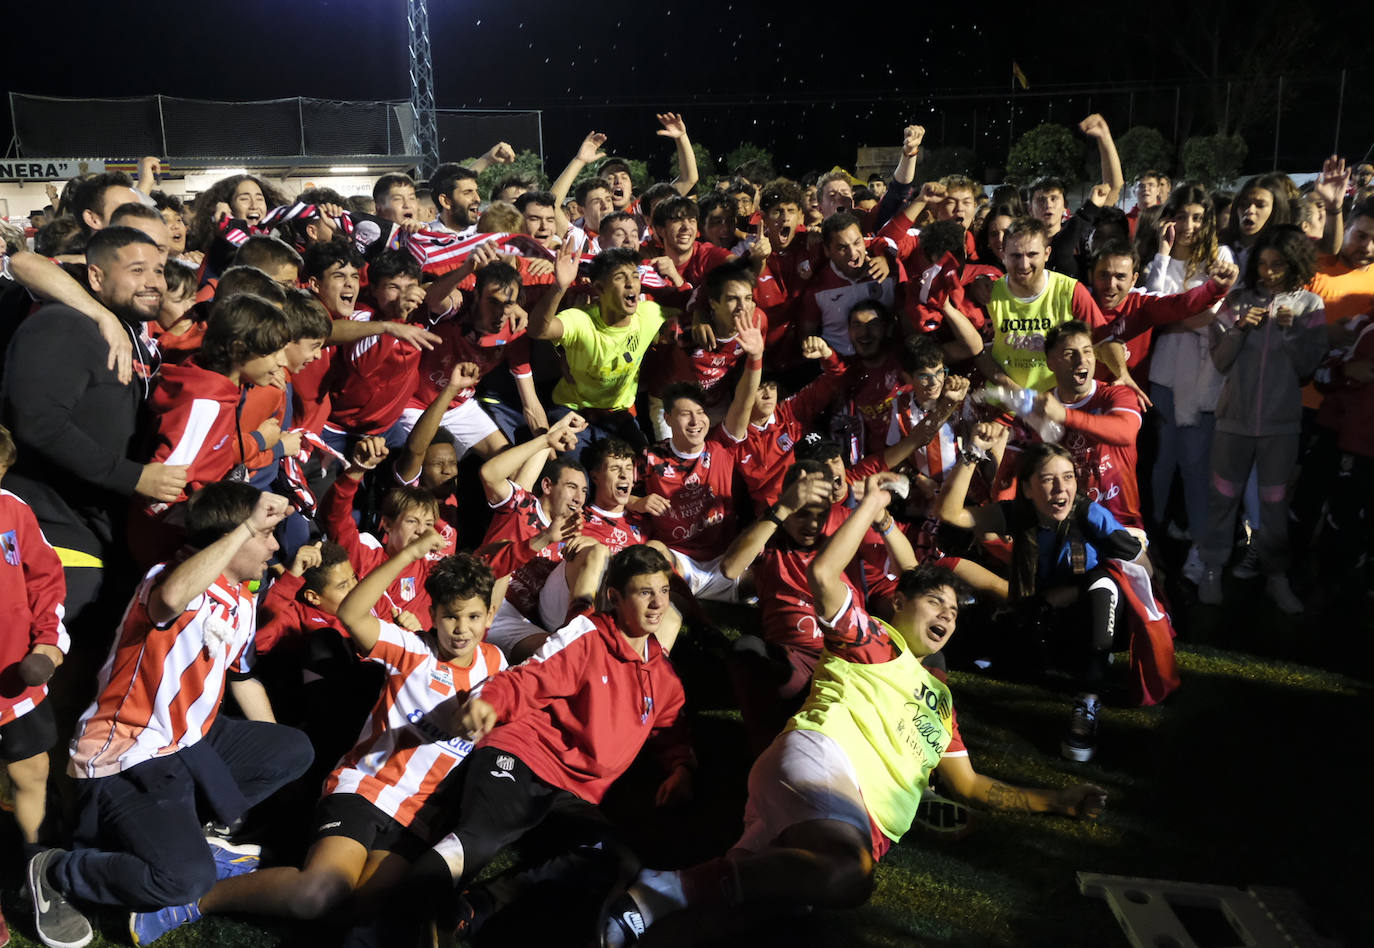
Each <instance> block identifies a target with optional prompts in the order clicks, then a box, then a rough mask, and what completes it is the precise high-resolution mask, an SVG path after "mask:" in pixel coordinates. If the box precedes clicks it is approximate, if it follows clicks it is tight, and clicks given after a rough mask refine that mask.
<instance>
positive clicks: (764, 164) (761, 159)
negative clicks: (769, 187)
mask: <svg viewBox="0 0 1374 948" xmlns="http://www.w3.org/2000/svg"><path fill="white" fill-rule="evenodd" d="M745 166H749V167H748V168H747V169H746V170H748V171H749V172H751V173H752V176H753V179H756V183H758V184H762V183H763V182H764V181H771V180H772V179H773V178H775V177H777V173H776V172H775V171H774V166H773V153H772V152H771V151H769V150H768V149H766V148H761V147H760V146H758V145H755V144H752V143H750V142H745V143H744V144H742V145H740V146H739V147H738V148H736V149H734V150H733V151H731V152H730V153H729V154H728V155H726V156H725V167H723V168H722V169H721V170H722V171H723V172H724V173H726V174H729V175H735V174H738V173H739V171H740V169H741V168H744V167H745Z"/></svg>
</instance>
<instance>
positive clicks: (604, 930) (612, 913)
mask: <svg viewBox="0 0 1374 948" xmlns="http://www.w3.org/2000/svg"><path fill="white" fill-rule="evenodd" d="M648 928H649V926H648V924H647V923H646V922H645V920H644V913H643V912H642V911H641V910H640V908H639V904H638V903H637V902H635V900H634V898H633V897H632V896H631V895H630V893H629V892H622V893H621V894H620V895H618V896H616V897H615V898H614V899H612V900H611V902H610V905H609V906H607V909H606V923H605V924H604V925H603V926H602V927H601V948H623V946H626V945H637V944H639V939H640V938H642V937H643V936H644V932H645V931H647V930H648Z"/></svg>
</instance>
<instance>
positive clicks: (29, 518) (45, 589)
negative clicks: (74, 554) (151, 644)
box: [0, 490, 71, 726]
mask: <svg viewBox="0 0 1374 948" xmlns="http://www.w3.org/2000/svg"><path fill="white" fill-rule="evenodd" d="M0 552H3V553H4V560H3V562H0V681H4V683H5V687H3V688H0V726H3V725H5V724H8V723H10V722H11V721H13V720H14V719H15V718H17V717H19V716H20V715H21V714H26V713H27V712H29V711H32V710H33V709H34V708H35V707H37V706H38V703H39V702H40V701H42V700H43V698H44V697H45V696H46V695H47V693H48V686H47V685H34V686H33V687H25V686H24V685H23V682H21V681H20V680H19V675H18V670H17V669H16V667H15V666H17V665H18V664H19V663H20V662H21V661H23V660H24V656H25V655H27V654H29V650H30V649H31V648H33V647H34V646H35V645H55V646H57V647H58V648H60V649H61V650H62V651H63V652H64V653H65V652H66V651H67V646H68V645H69V644H71V640H70V639H69V638H67V629H66V627H65V626H63V625H62V614H63V610H62V603H63V600H65V599H66V598H67V580H66V577H65V576H64V575H63V573H62V562H61V560H59V559H58V558H57V551H55V550H54V549H53V548H52V547H51V546H49V545H48V540H47V538H46V537H44V536H43V531H42V530H40V529H39V528H38V519H37V518H36V517H35V516H34V515H33V511H32V510H30V509H29V505H28V504H26V503H24V501H22V500H20V499H19V498H18V497H16V496H15V495H14V494H11V493H10V492H9V491H7V490H0Z"/></svg>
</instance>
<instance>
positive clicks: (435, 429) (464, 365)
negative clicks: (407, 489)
mask: <svg viewBox="0 0 1374 948" xmlns="http://www.w3.org/2000/svg"><path fill="white" fill-rule="evenodd" d="M480 379H481V370H480V369H478V367H477V364H476V363H475V362H459V363H458V364H457V365H455V366H454V367H453V371H452V372H451V373H450V374H449V377H448V384H447V385H445V386H444V389H443V391H441V392H440V393H439V394H438V395H436V396H435V397H434V401H432V402H430V403H429V407H427V408H426V409H425V410H424V411H423V412H422V413H421V414H420V417H419V418H417V419H415V427H414V428H411V429H410V437H408V438H406V453H405V457H403V458H401V460H400V462H399V463H398V464H397V465H396V476H397V477H398V478H400V480H401V482H402V483H405V484H409V483H410V482H411V481H413V480H415V478H417V477H419V476H420V468H422V467H424V465H425V452H426V451H428V450H429V446H430V445H431V444H433V443H434V436H435V435H436V434H438V433H439V425H440V423H442V422H443V420H444V412H446V411H448V408H449V405H451V404H453V400H454V399H455V398H457V397H458V396H459V395H460V394H461V393H463V392H464V391H466V390H467V389H470V388H473V387H474V386H476V385H477V383H478V381H480Z"/></svg>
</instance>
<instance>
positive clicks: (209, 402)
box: [148, 359, 247, 512]
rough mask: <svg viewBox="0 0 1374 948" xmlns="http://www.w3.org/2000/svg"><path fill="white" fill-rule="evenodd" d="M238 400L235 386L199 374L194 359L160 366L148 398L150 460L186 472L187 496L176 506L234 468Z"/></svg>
mask: <svg viewBox="0 0 1374 948" xmlns="http://www.w3.org/2000/svg"><path fill="white" fill-rule="evenodd" d="M240 395H241V390H240V389H239V387H238V386H237V385H236V384H234V383H233V382H231V381H229V379H228V378H226V377H225V376H223V375H220V374H219V373H218V372H211V371H210V370H209V369H203V368H201V367H200V366H199V365H197V364H196V360H195V359H188V360H187V361H186V362H183V363H182V364H181V365H167V366H163V369H162V371H161V372H160V373H159V374H158V380H157V386H156V387H155V388H154V389H153V393H152V395H151V396H150V397H149V398H148V408H149V411H150V413H151V414H152V415H153V417H154V418H155V419H156V421H155V427H154V437H155V439H156V440H155V444H154V448H153V456H152V458H151V460H153V461H161V462H162V463H164V464H186V465H189V466H190V470H188V471H187V472H186V491H185V492H183V493H182V495H181V496H180V497H178V498H177V499H176V501H174V503H180V502H181V501H183V500H185V499H186V497H187V495H188V493H189V492H192V491H196V490H199V489H200V488H201V487H204V486H205V485H206V484H213V483H214V482H215V481H219V480H223V479H224V476H225V475H226V474H228V473H229V471H230V470H232V469H233V467H234V465H235V464H236V463H237V458H236V456H235V455H236V452H235V450H234V444H233V442H234V440H235V438H236V437H237V429H236V427H235V420H236V412H237V411H238V405H239V397H240ZM245 437H246V435H245ZM245 446H247V445H245ZM163 506H165V505H163ZM153 512H156V511H153Z"/></svg>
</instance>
